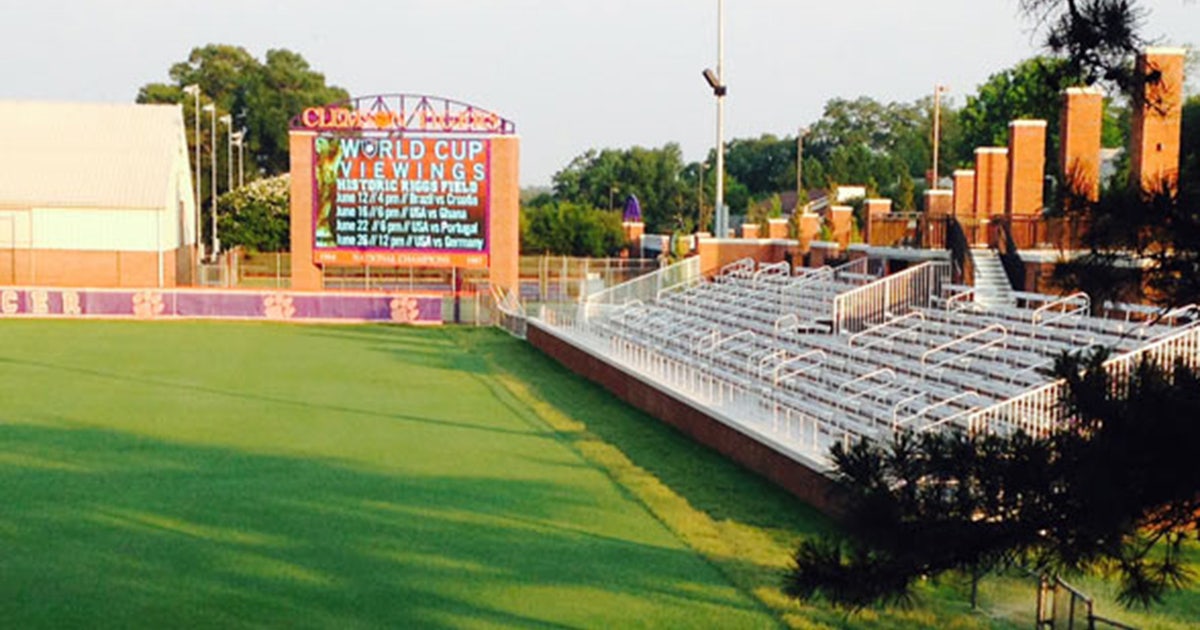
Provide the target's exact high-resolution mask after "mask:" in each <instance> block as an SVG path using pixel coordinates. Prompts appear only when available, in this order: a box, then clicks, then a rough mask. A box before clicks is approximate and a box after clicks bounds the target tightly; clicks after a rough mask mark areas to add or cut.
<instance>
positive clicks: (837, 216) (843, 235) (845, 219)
mask: <svg viewBox="0 0 1200 630" xmlns="http://www.w3.org/2000/svg"><path fill="white" fill-rule="evenodd" d="M853 221H854V208H851V207H850V206H829V227H830V229H832V231H833V240H834V242H836V243H837V244H838V245H840V246H841V247H842V249H845V248H847V247H849V246H850V224H851V223H852V222H853Z"/></svg>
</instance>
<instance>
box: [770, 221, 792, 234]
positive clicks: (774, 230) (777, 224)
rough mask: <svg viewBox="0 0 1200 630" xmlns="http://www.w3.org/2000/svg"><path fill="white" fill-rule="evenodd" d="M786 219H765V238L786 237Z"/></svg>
mask: <svg viewBox="0 0 1200 630" xmlns="http://www.w3.org/2000/svg"><path fill="white" fill-rule="evenodd" d="M787 237H788V220H787V219H767V238H787Z"/></svg>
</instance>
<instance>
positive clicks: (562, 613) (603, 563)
mask: <svg viewBox="0 0 1200 630" xmlns="http://www.w3.org/2000/svg"><path fill="white" fill-rule="evenodd" d="M0 497H2V498H3V502H4V506H5V509H4V510H3V512H0V545H2V547H0V619H4V620H5V621H4V623H5V625H6V626H7V627H21V628H26V627H97V626H101V627H103V626H109V627H131V626H136V627H180V626H182V627H202V626H211V627H229V626H234V625H254V626H263V625H265V626H287V627H339V628H344V627H424V628H439V627H461V626H463V625H488V626H504V627H509V626H524V627H537V628H557V627H567V626H571V627H577V626H580V625H586V626H592V627H600V626H614V625H618V626H619V625H628V624H629V623H631V622H633V623H637V624H639V625H646V624H648V625H668V626H691V627H698V626H702V625H707V623H729V624H733V625H738V626H743V625H747V624H748V625H752V626H763V625H767V626H769V625H771V621H770V620H769V619H767V618H765V617H762V616H760V615H759V611H758V609H757V607H755V606H753V605H752V604H751V603H750V602H749V601H747V600H745V599H744V598H742V597H740V596H738V595H737V593H736V591H734V590H733V589H731V588H729V587H728V585H727V584H725V583H724V581H723V580H721V579H720V578H719V577H718V576H717V575H716V574H715V573H713V572H711V571H706V570H704V566H703V564H702V563H701V562H700V561H699V559H698V558H697V557H696V556H695V555H694V554H692V553H691V552H689V551H687V550H685V549H682V548H672V547H665V546H661V545H658V544H649V543H646V542H641V541H639V540H638V538H637V537H636V536H629V537H626V536H624V535H623V534H622V533H621V532H619V531H618V532H613V531H611V528H609V529H607V530H606V529H604V528H602V527H599V526H593V524H591V523H582V524H575V523H571V522H569V521H566V520H564V519H561V518H557V514H558V513H559V512H560V510H563V509H565V508H566V507H569V506H571V505H572V504H579V503H581V502H585V501H586V498H582V497H578V496H576V495H575V494H574V493H573V492H572V491H571V487H570V486H566V485H560V484H556V483H555V482H554V481H553V480H544V481H543V480H538V481H516V480H510V479H496V478H474V477H445V476H428V477H420V476H415V477H414V476H398V475H388V474H383V473H380V472H378V471H368V470H360V469H356V468H353V467H349V466H347V465H343V464H339V463H336V462H331V461H316V460H311V459H299V458H288V457H279V456H265V455H257V454H248V453H245V452H241V451H236V450H230V449H222V448H211V447H200V446H194V445H181V444H174V443H169V442H164V441H160V440H154V439H148V438H144V437H137V436H131V435H127V434H123V433H116V432H111V431H101V430H94V429H93V430H64V429H61V428H54V427H48V426H41V425H14V424H8V425H0Z"/></svg>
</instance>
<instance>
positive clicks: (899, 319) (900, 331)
mask: <svg viewBox="0 0 1200 630" xmlns="http://www.w3.org/2000/svg"><path fill="white" fill-rule="evenodd" d="M906 319H919V320H921V321H922V322H924V321H926V320H925V313H922V312H921V311H913V312H911V313H905V314H904V315H901V316H900V317H896V318H894V319H889V320H888V321H886V322H883V323H882V324H876V325H874V326H871V327H870V328H867V329H866V330H862V331H859V332H856V333H854V334H853V335H850V339H849V340H847V342H846V344H847V345H848V346H850V347H851V348H853V347H854V342H855V341H856V340H858V338H859V337H862V336H863V335H867V334H870V333H874V332H877V331H879V330H880V329H883V328H888V327H891V326H895V325H897V324H899V323H900V322H902V321H904V320H906ZM906 332H916V331H914V330H913V329H912V328H899V329H897V330H896V331H895V332H893V333H892V334H890V335H887V336H886V337H880V338H879V339H877V340H876V341H877V343H871V344H867V345H865V346H863V347H862V348H860V349H861V350H866V349H868V348H871V347H873V346H876V345H878V344H879V343H883V342H884V341H891V340H892V339H893V338H895V337H899V336H900V335H902V334H904V333H906Z"/></svg>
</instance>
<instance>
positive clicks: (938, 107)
mask: <svg viewBox="0 0 1200 630" xmlns="http://www.w3.org/2000/svg"><path fill="white" fill-rule="evenodd" d="M945 91H946V86H944V85H940V84H939V85H935V86H933V182H931V183H930V185H929V187H930V188H931V189H933V190H937V188H938V145H940V144H941V139H942V138H941V136H942V128H941V127H942V94H943V93H944V92H945Z"/></svg>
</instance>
